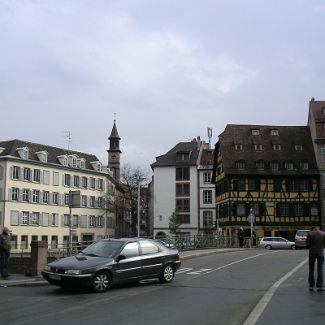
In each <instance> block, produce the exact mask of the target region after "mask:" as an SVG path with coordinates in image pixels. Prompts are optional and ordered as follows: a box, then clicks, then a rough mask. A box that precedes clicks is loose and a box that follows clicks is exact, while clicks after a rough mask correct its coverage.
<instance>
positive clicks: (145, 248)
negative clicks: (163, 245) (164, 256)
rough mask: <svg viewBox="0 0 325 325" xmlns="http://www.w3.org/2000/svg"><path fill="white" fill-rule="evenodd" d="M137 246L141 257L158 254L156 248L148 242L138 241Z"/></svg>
mask: <svg viewBox="0 0 325 325" xmlns="http://www.w3.org/2000/svg"><path fill="white" fill-rule="evenodd" d="M139 244H140V248H141V255H149V254H156V253H158V252H159V249H158V246H156V245H155V244H154V243H152V242H151V241H149V240H140V241H139Z"/></svg>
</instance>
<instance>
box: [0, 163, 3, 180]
mask: <svg viewBox="0 0 325 325" xmlns="http://www.w3.org/2000/svg"><path fill="white" fill-rule="evenodd" d="M2 179H3V167H2V166H0V181H1V180H2Z"/></svg>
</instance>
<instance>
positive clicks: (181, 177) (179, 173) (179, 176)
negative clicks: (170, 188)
mask: <svg viewBox="0 0 325 325" xmlns="http://www.w3.org/2000/svg"><path fill="white" fill-rule="evenodd" d="M176 180H177V181H189V180H190V168H189V167H177V168H176Z"/></svg>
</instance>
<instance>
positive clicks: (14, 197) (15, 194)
mask: <svg viewBox="0 0 325 325" xmlns="http://www.w3.org/2000/svg"><path fill="white" fill-rule="evenodd" d="M11 200H12V201H18V200H19V188H16V187H14V188H13V189H12V191H11Z"/></svg>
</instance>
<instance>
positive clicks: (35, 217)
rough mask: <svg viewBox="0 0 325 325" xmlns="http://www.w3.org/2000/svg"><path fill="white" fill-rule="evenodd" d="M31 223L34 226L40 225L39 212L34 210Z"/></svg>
mask: <svg viewBox="0 0 325 325" xmlns="http://www.w3.org/2000/svg"><path fill="white" fill-rule="evenodd" d="M31 221H32V222H31V224H32V225H33V226H38V225H39V212H33V213H32V220H31Z"/></svg>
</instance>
